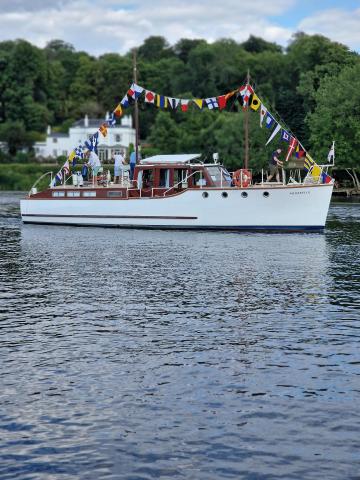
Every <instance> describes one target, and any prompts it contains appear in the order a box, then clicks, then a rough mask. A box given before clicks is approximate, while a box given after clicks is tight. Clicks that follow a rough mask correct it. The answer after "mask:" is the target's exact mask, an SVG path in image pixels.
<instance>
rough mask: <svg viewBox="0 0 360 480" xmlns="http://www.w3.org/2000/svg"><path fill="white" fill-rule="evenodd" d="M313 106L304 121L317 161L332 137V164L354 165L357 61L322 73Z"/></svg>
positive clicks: (359, 131) (359, 112)
mask: <svg viewBox="0 0 360 480" xmlns="http://www.w3.org/2000/svg"><path fill="white" fill-rule="evenodd" d="M314 98H315V102H316V107H315V110H314V112H313V113H312V114H311V115H309V117H308V119H307V122H308V125H309V128H310V131H311V137H310V141H311V143H312V145H313V150H314V152H316V158H317V160H318V162H321V161H325V160H326V155H327V152H328V150H329V147H330V145H331V143H332V140H335V141H336V165H337V166H339V167H356V166H358V165H359V151H360V123H359V118H360V63H357V64H356V65H354V66H350V67H346V68H344V69H343V70H342V71H341V72H340V73H339V75H337V76H334V77H332V76H327V77H325V78H324V79H323V80H322V81H321V83H320V87H319V88H318V90H317V92H316V93H315V95H314Z"/></svg>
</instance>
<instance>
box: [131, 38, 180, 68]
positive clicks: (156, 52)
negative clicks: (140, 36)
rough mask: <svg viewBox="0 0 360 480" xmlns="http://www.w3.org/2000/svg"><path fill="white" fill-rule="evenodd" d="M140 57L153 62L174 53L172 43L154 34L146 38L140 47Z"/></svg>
mask: <svg viewBox="0 0 360 480" xmlns="http://www.w3.org/2000/svg"><path fill="white" fill-rule="evenodd" d="M137 54H138V57H139V59H142V60H146V61H148V62H153V61H157V60H160V59H161V58H164V57H169V56H171V55H172V54H173V52H172V50H171V48H170V45H169V44H168V42H167V41H166V40H165V38H164V37H161V36H152V37H149V38H147V39H146V40H144V43H143V44H142V45H141V46H140V47H139V48H138V50H137Z"/></svg>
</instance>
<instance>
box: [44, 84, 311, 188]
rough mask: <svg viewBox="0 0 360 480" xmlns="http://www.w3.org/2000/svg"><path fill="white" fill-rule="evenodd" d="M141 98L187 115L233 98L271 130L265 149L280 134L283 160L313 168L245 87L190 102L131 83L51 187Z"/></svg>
mask: <svg viewBox="0 0 360 480" xmlns="http://www.w3.org/2000/svg"><path fill="white" fill-rule="evenodd" d="M141 98H143V99H144V101H145V103H149V104H152V105H154V106H156V107H158V108H166V109H169V110H173V111H174V110H177V109H180V110H181V111H182V112H187V111H188V109H189V107H190V106H191V105H194V106H195V107H196V108H197V109H199V110H204V109H208V110H223V109H225V108H226V106H227V103H228V101H229V100H230V99H231V98H235V99H237V100H238V101H239V102H240V104H241V106H242V108H243V109H244V110H245V109H247V108H250V109H252V110H253V111H259V113H260V127H261V128H262V127H263V125H265V127H266V128H267V129H269V130H271V134H270V136H269V138H268V140H267V142H266V144H265V145H269V144H270V142H272V141H273V140H274V138H275V137H276V136H277V135H278V134H280V141H282V142H286V143H287V144H288V147H287V154H286V159H285V161H286V162H287V161H289V159H290V157H291V156H293V155H295V157H296V158H302V157H305V159H306V161H305V163H304V169H305V170H306V171H308V170H309V169H310V168H312V167H313V166H314V165H316V163H315V162H314V160H313V159H312V158H311V157H310V155H309V154H308V152H307V151H306V150H305V148H304V147H303V145H302V144H301V143H300V142H299V140H298V139H297V138H296V137H295V135H293V134H292V133H290V132H289V130H288V129H286V128H284V126H283V125H282V124H281V123H280V122H279V121H277V120H276V118H275V116H274V115H272V114H271V113H270V111H269V110H268V108H267V107H266V106H265V105H264V102H263V101H262V100H261V99H260V97H259V96H258V95H257V94H256V93H255V91H254V89H253V87H252V86H251V85H250V84H248V83H246V84H245V85H242V86H240V87H239V88H237V89H236V90H233V91H231V92H228V93H225V94H223V95H219V96H217V97H208V98H192V99H190V98H174V97H168V96H166V95H161V94H159V93H156V92H153V91H152V90H147V89H145V88H144V87H142V86H140V85H138V84H136V83H132V84H131V86H130V88H129V89H128V91H127V92H126V94H125V95H124V97H123V98H122V100H121V101H120V103H119V104H118V105H117V106H116V107H115V109H114V110H113V111H112V112H111V113H110V115H109V117H108V118H107V119H106V120H105V121H104V122H102V123H101V125H100V126H99V128H98V130H97V131H96V132H95V133H94V134H93V135H91V136H90V138H89V139H88V140H86V141H84V143H83V144H80V145H78V147H76V148H74V149H73V150H72V151H71V153H70V155H69V156H68V158H67V160H66V162H65V163H64V165H63V166H62V167H61V169H60V170H59V172H58V173H57V174H56V176H55V177H54V180H53V182H52V184H51V186H55V185H56V184H57V183H58V182H59V183H62V182H63V181H65V177H66V175H69V173H70V162H72V166H73V167H74V166H75V165H76V162H77V160H79V159H80V160H82V159H83V158H84V157H85V152H86V151H88V152H92V151H94V152H97V147H98V144H99V134H100V135H102V137H106V136H107V134H108V129H109V128H112V127H114V126H115V125H116V122H117V120H119V119H120V118H121V117H122V115H123V114H124V110H125V109H127V108H128V107H129V106H131V105H133V104H134V103H135V102H136V101H139V100H140V99H141Z"/></svg>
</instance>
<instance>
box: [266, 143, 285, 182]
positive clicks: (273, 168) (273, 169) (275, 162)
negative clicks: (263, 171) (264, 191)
mask: <svg viewBox="0 0 360 480" xmlns="http://www.w3.org/2000/svg"><path fill="white" fill-rule="evenodd" d="M280 153H281V148H278V149H277V150H275V152H273V153H272V155H271V159H270V162H269V170H270V174H269V175H268V177H267V179H266V181H267V182H270V180H271V179H272V178H273V176H274V175H276V181H277V182H280V172H279V167H282V166H283V162H282V161H281V160H280V159H279V155H280Z"/></svg>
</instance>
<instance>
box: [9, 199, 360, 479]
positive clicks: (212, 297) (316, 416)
mask: <svg viewBox="0 0 360 480" xmlns="http://www.w3.org/2000/svg"><path fill="white" fill-rule="evenodd" d="M19 199H20V194H7V193H2V194H1V195H0V318H1V320H0V339H1V343H0V407H1V408H0V479H1V480H8V479H23V480H30V479H34V480H45V479H46V480H49V479H50V480H54V479H56V480H57V479H59V480H60V479H61V480H74V479H83V480H89V479H90V480H92V479H94V480H95V479H96V480H98V479H128V480H138V479H188V480H198V479H199V480H212V479H256V480H259V479H266V480H268V479H297V480H298V479H302V480H304V479H317V480H318V479H327V480H329V479H330V480H331V479H359V478H360V281H359V280H360V270H359V261H360V253H359V252H360V249H359V246H360V204H355V203H354V204H348V203H337V204H333V205H331V209H330V214H329V221H328V226H327V229H326V231H325V233H324V234H297V233H292V234H261V233H257V234H252V233H242V234H234V233H216V232H206V233H200V232H164V231H144V230H143V231H142V230H121V229H100V228H76V227H50V226H31V225H25V226H24V225H22V224H21V221H20V219H19V209H18V202H19Z"/></svg>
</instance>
